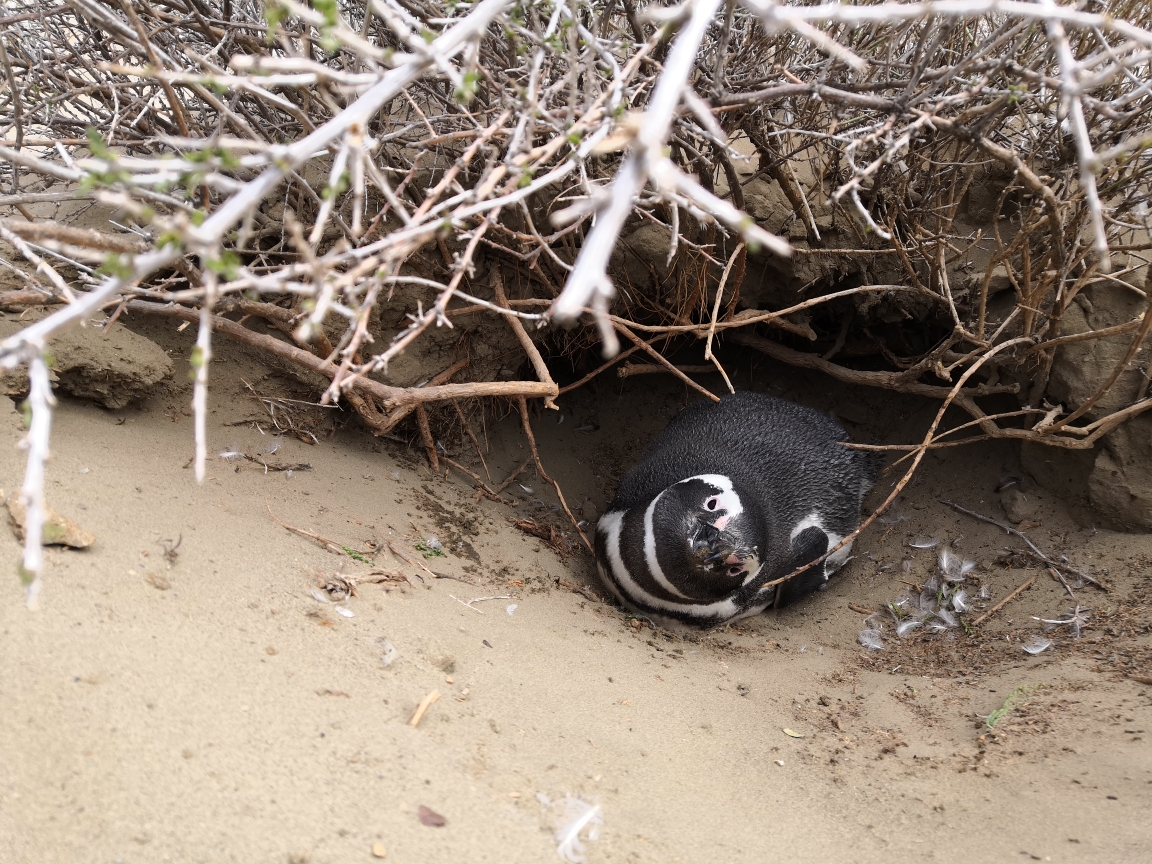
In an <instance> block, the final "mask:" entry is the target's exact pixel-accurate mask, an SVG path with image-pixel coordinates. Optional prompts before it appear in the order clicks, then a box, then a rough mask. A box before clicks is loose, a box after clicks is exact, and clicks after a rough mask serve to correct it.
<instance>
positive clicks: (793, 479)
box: [596, 393, 879, 628]
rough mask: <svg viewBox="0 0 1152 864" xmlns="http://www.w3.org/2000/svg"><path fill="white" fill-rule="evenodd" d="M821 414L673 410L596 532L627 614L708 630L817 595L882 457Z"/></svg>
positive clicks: (757, 403)
mask: <svg viewBox="0 0 1152 864" xmlns="http://www.w3.org/2000/svg"><path fill="white" fill-rule="evenodd" d="M847 439H848V435H847V434H846V433H845V432H844V430H843V429H841V428H840V426H838V425H837V424H836V423H835V422H833V421H832V420H830V419H828V418H827V417H825V416H824V415H822V414H820V413H818V412H816V411H814V410H812V409H810V408H805V407H802V406H800V405H795V404H793V403H791V402H785V401H784V400H782V399H776V398H773V397H771V396H766V395H763V394H759V393H735V394H733V395H731V396H726V397H724V398H723V399H721V400H720V401H719V402H710V401H709V402H698V403H696V404H694V405H691V406H689V407H688V408H686V409H684V410H683V411H681V412H680V413H679V414H677V415H676V416H675V417H674V418H673V419H672V422H671V423H669V424H668V427H667V428H666V429H665V430H664V431H663V432H662V433H661V434H660V435H659V437H657V438H656V440H655V441H653V442H652V443H651V444H650V445H649V446H648V449H647V450H645V451H644V453H643V455H642V456H641V457H640V460H639V462H638V463H637V464H636V465H635V466H634V467H633V468H632V470H631V471H629V472H628V473H627V474H625V475H624V477H623V478H622V479H621V481H620V485H619V487H618V488H617V490H616V497H615V499H614V500H613V501H612V503H611V504H610V505H609V507H608V510H607V512H605V514H604V515H603V516H602V517H601V518H600V522H599V524H598V525H597V526H596V566H597V569H598V570H599V572H600V578H601V579H602V580H603V581H604V584H605V585H606V586H607V587H608V589H609V590H611V591H612V593H613V594H615V595H616V598H617V599H618V600H619V601H620V602H621V603H622V604H623V605H624V606H625V607H626V608H628V609H630V610H631V611H633V612H635V613H636V614H638V615H642V616H644V617H646V618H648V619H650V620H652V621H653V622H655V623H657V624H660V625H662V626H665V627H673V628H676V627H684V626H691V627H714V626H716V625H718V624H723V623H725V622H728V621H735V620H737V619H739V618H745V617H747V616H749V615H755V614H757V613H759V612H762V611H763V610H764V609H765V608H766V607H768V606H769V605H772V604H776V605H782V604H785V603H788V602H791V601H793V600H795V599H797V598H798V597H802V596H803V595H805V594H808V593H810V592H812V591H815V590H818V589H821V588H824V587H826V586H827V584H828V579H829V577H830V576H831V575H832V574H833V573H834V572H836V571H837V570H838V569H839V568H840V567H841V566H842V565H843V564H844V563H845V562H846V561H847V560H848V558H849V557H850V555H851V549H852V544H851V543H848V544H846V545H845V546H844V547H843V548H841V549H838V550H836V551H835V552H833V553H832V554H831V555H829V556H828V557H827V559H825V560H824V562H823V563H822V564H819V565H815V566H812V567H810V568H809V569H808V570H805V571H804V572H802V573H800V574H798V575H796V576H794V577H793V578H791V579H789V580H788V581H786V582H784V583H782V584H781V585H779V586H772V585H770V584H769V583H771V582H772V581H773V580H775V579H778V578H780V577H781V576H785V575H787V574H788V573H791V572H793V571H794V570H796V569H798V568H800V567H803V566H804V565H807V564H812V562H814V561H817V560H818V559H819V558H820V557H821V556H823V555H825V554H826V553H827V552H828V551H829V550H830V549H832V548H833V547H834V546H836V545H837V544H838V543H839V542H840V541H841V540H843V539H844V538H845V537H846V536H848V535H849V534H851V533H852V532H853V531H854V530H855V529H856V528H857V526H858V525H859V524H860V506H861V503H862V502H863V499H864V496H865V495H866V494H867V493H868V490H869V489H871V488H872V485H873V483H874V482H875V479H876V475H877V469H878V467H879V463H878V460H877V459H876V457H875V456H873V455H872V454H868V453H864V452H861V451H859V450H852V449H849V448H847V447H844V446H842V444H841V443H840V442H843V441H846V440H847Z"/></svg>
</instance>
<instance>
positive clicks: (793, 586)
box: [776, 525, 828, 606]
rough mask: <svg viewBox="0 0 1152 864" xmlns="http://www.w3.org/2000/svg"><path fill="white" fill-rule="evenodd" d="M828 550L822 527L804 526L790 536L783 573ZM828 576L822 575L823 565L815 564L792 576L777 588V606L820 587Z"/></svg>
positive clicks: (808, 561)
mask: <svg viewBox="0 0 1152 864" xmlns="http://www.w3.org/2000/svg"><path fill="white" fill-rule="evenodd" d="M827 551H828V534H827V533H826V532H825V531H824V529H822V528H819V527H817V526H815V525H813V526H811V527H809V528H805V529H804V530H803V531H801V532H800V533H799V534H797V535H796V536H795V537H793V538H792V557H791V559H789V561H788V565H787V569H786V570H785V571H784V572H785V573H791V572H792V571H793V570H795V569H796V568H797V567H803V566H804V565H805V564H809V563H811V562H812V561H815V560H816V559H817V558H819V557H820V556H821V555H823V554H824V553H825V552H827ZM827 581H828V577H826V576H825V575H824V567H823V566H821V565H817V566H815V567H811V568H809V569H808V570H805V571H804V572H803V573H800V574H798V575H796V576H793V577H792V578H791V579H789V580H788V581H787V582H785V583H784V584H783V585H781V586H780V588H779V592H780V594H779V598H778V600H777V601H776V605H777V606H784V605H787V604H788V603H792V602H793V601H796V600H799V599H800V598H801V597H803V596H804V595H805V594H811V593H812V592H813V591H816V590H818V589H819V588H821V587H822V586H823V585H824V584H825V583H827Z"/></svg>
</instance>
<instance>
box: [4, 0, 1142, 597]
mask: <svg viewBox="0 0 1152 864" xmlns="http://www.w3.org/2000/svg"><path fill="white" fill-rule="evenodd" d="M0 27H2V28H3V30H2V32H0V63H2V64H3V66H4V70H3V75H0V130H2V131H0V139H2V142H0V186H3V188H2V189H0V192H3V193H4V194H0V207H5V208H9V212H13V215H14V218H12V219H10V220H6V221H5V222H4V223H3V226H2V229H0V234H2V237H3V240H4V243H5V244H6V245H5V246H4V247H3V248H4V250H11V252H10V256H11V257H12V258H13V259H16V258H20V259H23V260H22V261H17V260H11V261H9V260H0V266H3V267H4V269H5V271H6V272H15V273H16V274H17V278H19V279H20V280H21V286H20V289H19V290H18V291H12V292H8V293H7V294H0V305H3V306H4V307H5V308H23V307H26V306H28V305H35V304H40V305H46V306H52V307H56V308H55V309H54V311H53V312H52V314H50V315H48V316H47V317H45V318H43V319H41V320H40V321H37V322H36V323H34V324H31V325H29V326H28V327H26V328H25V329H24V330H22V331H20V332H19V333H17V334H15V335H13V336H11V337H9V338H7V339H5V340H4V341H3V342H0V366H3V367H4V368H8V369H11V368H14V367H15V366H18V365H27V366H28V367H29V369H30V373H31V376H30V380H31V391H30V394H29V406H30V408H31V427H30V429H29V433H28V436H27V438H26V445H27V449H28V451H29V461H28V471H27V474H26V478H25V484H24V491H23V493H22V494H23V496H24V498H25V502H26V503H27V504H28V506H29V521H30V526H32V527H30V530H29V531H28V538H29V539H28V543H27V548H26V550H25V557H24V562H23V568H24V569H23V572H24V574H25V576H26V578H27V579H28V580H29V588H28V599H29V602H30V603H33V602H34V601H35V597H36V593H37V591H38V590H39V574H40V571H41V569H42V561H41V558H40V554H39V546H38V542H39V532H38V531H36V530H33V528H34V525H35V520H37V519H38V518H40V514H41V506H42V503H43V466H44V460H45V459H46V458H47V455H48V436H49V422H50V410H51V391H50V389H49V385H48V378H47V367H46V365H45V361H44V350H45V345H46V343H47V340H48V339H49V338H50V337H51V336H52V335H53V334H54V333H56V332H58V331H60V330H61V329H62V328H64V327H66V326H69V325H71V324H74V323H76V322H85V321H89V320H91V319H93V317H94V316H98V315H101V314H105V315H108V316H110V319H111V318H115V316H117V315H119V314H121V313H122V312H125V311H128V312H132V313H141V314H163V315H172V316H175V317H181V318H183V319H184V320H188V321H192V322H194V323H196V324H198V326H199V334H198V338H197V349H196V351H195V353H194V355H193V366H194V368H195V372H196V385H195V400H194V408H195V414H196V420H195V429H196V452H197V459H196V467H197V476H198V477H202V476H203V464H204V458H205V455H206V453H207V449H206V448H207V443H206V437H207V432H206V428H205V422H204V421H205V416H204V415H205V409H204V406H205V393H206V388H207V387H208V386H209V384H210V381H209V379H208V369H209V366H208V362H207V361H208V359H209V356H210V353H211V345H212V341H211V340H212V337H213V336H214V335H217V334H220V333H223V334H225V335H227V336H229V338H236V339H240V340H242V341H245V342H247V343H248V344H250V345H252V346H254V347H257V348H259V349H261V350H267V351H271V352H273V353H275V354H277V355H279V356H281V357H283V358H285V359H287V360H288V361H290V362H293V363H297V364H300V365H303V366H306V367H307V368H310V369H312V370H314V371H316V372H319V373H320V374H322V375H324V376H325V377H326V378H327V379H328V380H329V381H330V385H329V387H328V389H327V391H326V393H325V394H324V400H325V402H328V403H331V402H335V401H342V402H344V403H346V404H347V405H349V406H351V407H352V408H353V409H354V410H355V411H357V412H358V413H359V414H360V415H361V416H362V417H363V418H364V420H365V421H366V423H367V424H368V426H369V427H370V428H372V429H373V431H374V432H376V433H377V434H389V433H390V431H391V430H392V429H393V428H395V426H396V425H397V424H398V423H400V422H402V421H404V420H405V419H406V418H407V417H408V416H410V415H412V414H416V415H418V416H419V417H420V418H422V419H424V418H427V417H429V416H431V415H429V413H428V411H429V406H434V405H436V404H440V403H444V404H446V405H447V403H449V402H451V403H452V404H451V405H450V406H447V408H446V409H445V410H446V412H452V414H451V416H453V417H455V416H457V415H456V413H455V412H456V411H457V410H459V411H460V412H461V413H460V414H459V418H460V422H461V424H462V426H467V425H468V420H467V416H466V414H465V413H464V412H463V409H461V408H460V405H459V403H458V401H457V400H460V399H462V398H474V399H477V400H479V399H481V398H492V397H500V398H513V399H516V400H518V407H519V409H520V413H521V415H522V417H525V418H526V417H527V413H526V409H525V405H524V401H523V400H524V399H525V398H544V399H545V400H546V401H547V402H548V403H549V404H550V403H551V401H552V400H553V399H555V398H556V397H557V396H558V395H559V394H560V393H562V392H567V391H568V390H570V389H572V388H573V387H575V386H581V385H582V384H584V383H585V382H587V381H588V380H591V379H592V378H593V377H594V376H595V375H596V374H599V373H600V372H602V371H603V370H604V369H607V368H609V366H610V364H611V363H612V362H614V361H615V360H619V359H623V358H624V357H626V356H628V355H630V354H632V353H635V352H636V351H643V352H644V353H646V354H649V355H650V356H651V357H652V358H653V360H654V361H655V362H657V363H660V364H661V368H664V369H668V370H675V374H680V375H684V376H687V375H688V374H694V373H686V372H684V371H681V369H680V368H677V367H682V368H684V369H691V368H693V367H692V365H691V364H686V363H684V362H682V361H683V359H684V358H682V357H681V358H679V360H680V361H681V362H672V360H671V359H670V358H669V357H668V356H666V355H669V354H672V353H674V352H675V353H683V351H684V349H685V348H686V347H692V348H693V351H695V350H696V347H699V349H700V350H701V351H702V359H703V360H705V361H711V363H712V364H714V368H717V369H719V370H720V371H721V372H722V373H723V366H722V365H721V361H720V359H719V358H718V357H717V356H716V353H715V352H716V351H718V350H721V351H722V350H724V349H725V348H726V346H731V345H733V344H740V345H742V346H744V347H745V348H751V349H753V350H759V351H763V352H765V353H767V354H769V355H771V356H772V357H774V358H776V359H777V360H779V361H781V362H784V363H786V364H790V365H794V366H804V367H809V368H813V369H817V370H820V371H822V372H825V373H827V374H829V375H832V376H834V377H837V378H839V379H841V380H844V381H847V382H849V383H853V384H862V385H865V386H871V387H881V388H887V389H891V390H896V391H901V392H907V393H913V394H918V395H922V396H925V397H928V398H933V399H940V400H943V404H945V405H947V404H954V405H956V406H957V407H959V408H960V409H962V410H963V411H965V412H967V413H968V414H969V415H970V416H971V417H972V425H973V429H972V430H971V431H972V433H973V434H972V435H971V436H970V437H969V438H967V439H964V438H960V439H953V441H957V440H958V441H965V440H972V441H975V440H984V439H987V438H1016V439H1023V440H1029V441H1038V442H1041V443H1048V444H1052V445H1054V446H1058V447H1065V448H1085V447H1090V446H1092V445H1093V444H1094V443H1095V442H1097V441H1098V440H1099V439H1100V438H1101V437H1102V436H1104V435H1106V434H1108V433H1109V432H1111V431H1112V430H1114V429H1115V428H1116V427H1117V426H1118V425H1119V424H1120V423H1122V422H1124V421H1126V420H1128V419H1130V418H1132V417H1134V416H1136V415H1137V414H1139V413H1141V412H1143V411H1146V410H1148V409H1149V408H1152V398H1149V397H1148V393H1147V391H1148V380H1149V378H1150V374H1149V373H1148V372H1145V374H1144V383H1143V384H1142V385H1140V386H1139V387H1138V388H1133V389H1134V390H1135V392H1133V393H1130V394H1125V395H1124V398H1123V399H1121V400H1120V402H1121V403H1122V404H1120V405H1119V406H1118V407H1117V406H1116V399H1110V400H1107V401H1103V400H1104V396H1105V395H1106V394H1109V393H1112V391H1113V390H1114V389H1115V388H1117V387H1119V386H1120V383H1122V382H1124V381H1126V380H1128V378H1127V377H1125V376H1124V373H1125V372H1128V371H1131V370H1132V369H1133V368H1134V367H1135V366H1136V365H1137V364H1146V363H1147V358H1146V357H1144V356H1143V354H1142V352H1144V343H1145V337H1146V336H1147V334H1148V332H1149V321H1148V320H1146V319H1145V316H1144V315H1140V316H1139V317H1138V318H1136V319H1134V320H1131V321H1128V322H1126V323H1121V324H1114V325H1112V326H1107V327H1103V328H1097V329H1095V330H1091V329H1090V330H1088V331H1087V332H1069V331H1068V329H1067V326H1066V324H1067V321H1066V318H1067V316H1066V312H1067V311H1068V309H1069V307H1070V306H1071V305H1072V304H1073V303H1082V302H1084V301H1085V299H1086V298H1087V297H1088V294H1089V293H1090V291H1091V289H1093V287H1094V286H1099V285H1105V284H1107V285H1112V286H1120V287H1122V288H1123V289H1124V290H1127V291H1129V292H1132V293H1134V294H1137V295H1142V296H1143V297H1144V300H1145V305H1147V293H1146V291H1145V290H1142V289H1143V286H1142V284H1141V283H1140V282H1139V281H1138V280H1137V278H1136V274H1138V273H1141V272H1142V268H1144V267H1145V265H1146V256H1147V253H1148V252H1149V251H1152V241H1150V239H1149V236H1148V234H1149V221H1148V220H1149V209H1148V205H1147V203H1146V202H1147V197H1148V193H1149V188H1148V187H1149V176H1150V169H1152V155H1150V153H1152V125H1150V123H1149V120H1148V118H1149V117H1150V116H1152V114H1150V112H1149V108H1150V107H1152V105H1150V101H1152V86H1150V85H1149V84H1148V82H1149V81H1150V80H1152V9H1150V7H1149V6H1148V4H1145V3H1138V2H1135V0H1107V2H1104V0H1102V2H1095V3H1093V4H1087V5H1085V4H1080V5H1058V4H1057V3H1055V2H1053V0H1035V2H1032V0H939V2H921V3H900V2H877V3H873V4H841V3H828V4H812V5H804V4H800V3H781V2H774V0H736V2H732V3H728V4H722V3H720V0H686V2H683V3H681V4H679V5H671V6H668V7H664V8H661V7H656V6H654V5H649V6H646V7H645V6H638V5H636V4H634V3H631V2H626V3H623V4H618V3H616V2H615V0H584V2H579V3H569V2H559V0H480V2H473V3H469V2H462V3H460V2H445V0H367V2H366V0H326V2H319V0H314V2H312V3H311V4H310V5H305V4H304V3H300V2H297V0H268V2H257V0H152V2H147V3H146V2H143V0H117V2H113V3H100V2H96V0H66V2H65V3H63V4H61V5H59V6H53V7H51V8H45V7H44V4H40V3H36V2H32V0H5V2H4V4H3V18H2V22H0ZM773 202H775V203H773ZM84 210H91V211H92V212H96V213H105V214H106V215H108V216H110V217H113V218H114V219H115V224H116V225H121V226H127V228H125V229H121V232H120V233H115V232H112V231H106V232H93V231H84V232H81V231H79V230H78V229H75V228H72V227H70V226H69V225H67V224H64V223H67V222H68V221H70V220H72V219H73V218H74V217H76V216H77V215H78V214H79V213H80V212H83V211H84ZM644 231H647V232H648V235H646V236H649V237H650V236H651V233H652V232H653V231H655V232H656V233H657V234H658V235H659V236H660V237H661V238H663V239H662V240H661V243H662V244H663V245H662V247H661V248H660V250H659V252H658V253H657V254H655V255H653V254H651V253H650V251H649V252H645V251H644V250H645V248H649V249H650V246H651V244H649V247H644V245H643V244H641V243H639V242H638V241H637V242H633V240H634V239H635V238H637V237H639V236H640V232H644ZM91 235H96V236H91ZM657 245H660V244H657ZM757 274H760V275H757ZM763 274H768V275H766V276H765V275H763ZM1006 300H1007V302H1005V301H1006ZM238 315H243V316H254V317H257V318H261V319H263V320H264V321H266V322H267V323H268V324H269V326H270V328H272V330H274V331H276V332H275V333H273V334H266V333H260V332H256V331H255V330H252V329H250V328H249V327H247V326H245V324H244V323H242V322H240V321H237V320H235V318H236V316H238ZM499 317H504V318H505V319H506V320H507V321H508V322H509V323H511V324H512V326H511V327H508V326H507V325H505V324H503V323H502V322H499V321H498V318H499ZM110 319H105V320H110ZM454 322H456V323H454ZM476 322H479V324H477V323H476ZM552 322H556V323H563V324H565V326H566V327H567V326H572V325H575V329H572V330H563V331H561V330H558V329H556V328H552V327H550V326H548V325H550V324H551V323H552ZM481 325H482V326H481ZM478 328H479V329H478ZM1062 328H1063V329H1062ZM497 331H499V332H500V333H502V334H504V335H508V334H510V335H511V336H512V338H513V339H514V345H515V346H516V347H515V349H514V350H519V351H522V352H523V355H524V357H525V358H527V359H528V361H529V363H528V364H527V366H526V368H528V367H530V368H531V369H532V371H534V372H535V378H536V380H519V381H518V380H507V375H505V376H504V378H503V379H502V380H494V378H495V377H496V372H494V371H493V370H492V369H490V368H487V367H485V366H484V364H483V363H481V362H477V361H476V358H475V357H472V356H470V355H469V353H468V350H467V348H468V340H470V339H475V338H484V337H487V338H496V337H495V335H494V334H495V333H496V332H497ZM732 331H736V332H735V333H733V332H732ZM454 332H459V337H458V343H457V348H459V351H458V352H457V353H456V354H454V360H455V361H456V362H455V363H454V364H453V365H452V366H451V367H450V370H445V372H443V373H441V376H438V377H437V378H436V379H433V381H432V382H417V383H416V384H414V385H412V386H406V385H402V384H397V383H385V382H386V381H388V379H389V363H390V362H391V361H392V360H393V359H395V358H396V357H397V356H398V355H399V354H400V353H401V352H404V351H406V350H409V351H410V350H419V349H420V346H421V345H423V344H425V343H427V342H428V341H429V340H432V339H434V338H439V336H440V335H443V334H445V333H454ZM620 333H622V334H624V335H625V336H626V338H627V339H628V340H629V341H631V342H633V347H630V348H628V349H627V350H625V351H624V352H619V350H618V346H619V339H618V335H617V334H620ZM477 334H479V335H477ZM1128 334H1131V335H1130V336H1129V335H1128ZM1114 338H1124V339H1129V340H1130V341H1129V342H1127V343H1126V344H1127V345H1128V348H1127V350H1124V351H1121V352H1120V354H1121V355H1122V356H1120V359H1119V360H1118V361H1117V362H1116V363H1115V365H1114V368H1112V369H1111V370H1110V374H1105V375H1103V376H1102V378H1101V379H1100V381H1099V386H1098V387H1097V390H1096V392H1095V393H1094V394H1092V395H1091V396H1090V397H1089V398H1087V399H1084V400H1083V401H1082V402H1081V403H1080V404H1075V405H1049V404H1045V403H1044V393H1045V388H1046V384H1047V381H1048V376H1049V373H1050V370H1051V369H1052V366H1053V363H1054V360H1055V358H1056V357H1057V355H1058V352H1060V351H1065V350H1068V348H1069V346H1071V345H1073V344H1079V343H1081V342H1085V341H1089V340H1096V339H1114ZM700 343H703V344H700ZM597 345H599V346H600V347H602V349H603V350H604V353H605V354H606V355H608V357H607V359H608V362H607V363H605V364H604V365H603V366H599V368H595V369H592V370H591V371H589V369H590V368H591V367H590V366H589V364H588V360H589V358H591V357H592V349H593V348H594V347H596V346H597ZM572 358H576V359H575V360H574V359H572ZM858 358H865V359H866V360H867V364H868V365H865V366H864V368H857V367H858V366H860V365H861V364H860V363H858V362H857V359H858ZM577 360H578V361H579V362H577ZM569 361H571V362H572V366H573V370H574V371H575V373H576V374H574V375H572V379H579V380H577V381H575V383H573V384H569V385H568V386H566V387H560V386H559V384H558V383H557V381H556V378H557V377H558V375H557V367H558V364H560V365H562V363H563V362H569ZM442 365H443V364H442ZM465 370H467V371H466V372H465ZM585 373H587V374H585ZM976 373H979V376H980V377H979V378H975V380H972V379H973V376H974V375H975V374H976ZM458 374H459V375H465V374H466V375H467V376H468V378H469V380H467V381H458V382H457V383H450V381H449V379H450V378H452V377H453V375H458ZM724 374H725V380H726V381H727V374H726V373H724ZM1129 377H1130V376H1129ZM689 380H690V379H689ZM957 381H960V382H965V383H963V384H962V385H961V384H957V383H956V382H957ZM561 383H563V381H561ZM728 383H729V387H731V383H730V382H728ZM694 386H697V385H694ZM1125 386H1126V385H1125ZM698 389H702V388H698ZM997 394H999V395H1000V396H1001V397H1002V396H1004V395H1011V394H1015V395H1016V396H1017V397H1018V398H1019V401H1020V402H1021V405H1022V408H1021V410H1020V411H1003V410H1000V409H997V410H996V411H995V412H991V411H990V410H988V409H986V407H982V405H981V404H980V402H979V400H981V399H985V398H986V397H989V396H995V395H997ZM1113 395H1114V394H1113ZM471 404H472V405H473V406H474V405H475V404H476V403H471ZM1102 404H1107V405H1109V406H1110V407H1109V408H1108V410H1106V411H1105V410H1101V407H1100V406H1101V405H1102ZM1036 415H1040V416H1041V417H1042V419H1040V420H1039V421H1038V422H1037V421H1036ZM445 416H449V415H448V414H447V413H446V414H445ZM433 419H435V418H433ZM939 420H940V418H937V423H935V424H934V425H933V430H932V432H931V433H930V434H929V435H928V436H927V438H926V439H925V440H924V441H923V442H920V443H917V444H915V445H913V453H914V456H913V470H914V468H915V464H916V463H917V462H918V460H919V458H920V456H922V454H923V453H924V452H926V450H927V449H928V448H930V447H932V446H934V444H935V443H936V439H937V438H938V437H940V436H941V435H948V434H951V433H953V432H955V431H956V430H955V429H942V430H939V431H937V430H938V427H939V425H940V423H939ZM409 422H410V421H409ZM1027 424H1032V425H1027ZM528 428H530V427H527V426H526V429H528ZM469 434H470V435H471V436H472V437H473V438H474V437H475V436H474V434H473V433H471V431H469ZM429 437H431V436H429ZM950 443H952V442H950ZM477 450H478V451H479V447H478V445H477ZM431 453H432V454H433V456H434V454H435V449H434V448H433V449H432V451H431ZM909 476H910V475H909ZM497 491H499V490H497Z"/></svg>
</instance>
